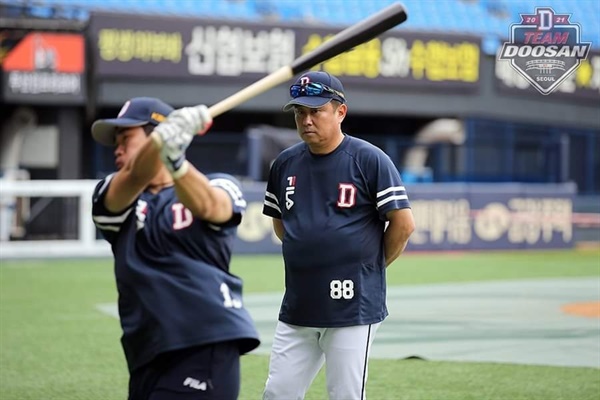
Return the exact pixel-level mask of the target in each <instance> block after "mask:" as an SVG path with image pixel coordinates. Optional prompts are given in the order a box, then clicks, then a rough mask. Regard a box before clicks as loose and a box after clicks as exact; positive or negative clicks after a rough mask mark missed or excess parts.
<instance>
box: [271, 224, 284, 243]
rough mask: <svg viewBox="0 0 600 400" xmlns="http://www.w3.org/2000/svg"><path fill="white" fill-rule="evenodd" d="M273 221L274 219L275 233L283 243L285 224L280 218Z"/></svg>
mask: <svg viewBox="0 0 600 400" xmlns="http://www.w3.org/2000/svg"><path fill="white" fill-rule="evenodd" d="M272 219H273V230H274V231H275V234H276V235H277V237H278V238H279V240H281V241H282V242H283V234H284V233H285V230H284V228H283V222H281V220H280V219H279V218H272Z"/></svg>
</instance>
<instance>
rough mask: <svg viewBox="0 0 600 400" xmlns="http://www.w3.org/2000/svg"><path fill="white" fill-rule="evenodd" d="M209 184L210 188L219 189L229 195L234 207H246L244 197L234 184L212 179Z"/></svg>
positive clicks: (221, 179)
mask: <svg viewBox="0 0 600 400" xmlns="http://www.w3.org/2000/svg"><path fill="white" fill-rule="evenodd" d="M209 183H210V185H211V186H213V187H219V188H221V189H223V190H225V191H226V192H227V193H229V195H230V196H231V198H232V199H233V202H234V203H235V205H236V206H238V207H246V205H247V204H246V200H244V198H243V196H244V195H243V193H242V191H241V190H240V188H239V187H238V186H237V185H236V184H235V183H233V182H231V181H230V180H228V179H223V178H218V179H212V180H211V181H210V182H209Z"/></svg>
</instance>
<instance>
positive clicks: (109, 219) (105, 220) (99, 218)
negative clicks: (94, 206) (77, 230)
mask: <svg viewBox="0 0 600 400" xmlns="http://www.w3.org/2000/svg"><path fill="white" fill-rule="evenodd" d="M131 210H132V208H130V209H128V210H127V211H125V212H124V213H123V214H121V215H114V216H108V215H94V216H93V220H94V222H96V224H122V223H123V222H124V221H125V220H126V219H127V217H128V216H129V213H131Z"/></svg>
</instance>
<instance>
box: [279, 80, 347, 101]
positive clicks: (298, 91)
mask: <svg viewBox="0 0 600 400" xmlns="http://www.w3.org/2000/svg"><path fill="white" fill-rule="evenodd" d="M323 92H327V93H331V94H333V95H336V96H338V97H339V98H340V99H341V100H342V103H343V102H345V101H346V99H345V98H344V94H343V93H342V92H339V91H337V90H335V89H332V88H330V87H329V86H327V85H324V84H322V83H319V82H309V83H307V84H306V85H299V84H295V85H292V86H290V96H292V97H293V98H294V99H295V98H296V97H300V96H321V95H322V94H323ZM332 97H333V96H332Z"/></svg>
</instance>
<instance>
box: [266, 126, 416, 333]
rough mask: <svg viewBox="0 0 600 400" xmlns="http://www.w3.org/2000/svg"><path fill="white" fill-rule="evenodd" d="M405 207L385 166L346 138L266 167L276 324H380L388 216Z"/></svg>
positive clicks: (391, 169) (393, 172) (373, 151)
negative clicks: (326, 150) (275, 252)
mask: <svg viewBox="0 0 600 400" xmlns="http://www.w3.org/2000/svg"><path fill="white" fill-rule="evenodd" d="M408 207H410V205H409V202H408V197H407V195H406V190H405V189H404V186H403V184H402V181H401V179H400V175H399V173H398V171H397V169H396V167H395V166H394V164H393V163H392V161H391V160H390V158H389V157H388V156H387V155H386V154H385V153H384V152H383V151H381V150H380V149H379V148H377V147H375V146H373V145H372V144H370V143H368V142H366V141H364V140H360V139H357V138H353V137H350V136H345V137H344V140H343V142H342V143H341V144H340V146H338V148H337V149H336V150H335V151H334V152H332V153H330V154H327V155H314V154H312V153H311V152H310V151H309V149H308V146H307V145H306V144H305V143H299V144H297V145H295V146H292V147H290V148H289V149H287V150H285V151H283V152H282V153H281V154H280V155H279V156H278V157H277V159H276V160H275V161H274V163H273V165H272V166H271V171H270V175H269V181H268V183H267V191H266V194H265V202H264V207H263V213H264V214H266V215H268V216H271V217H273V218H279V219H281V220H282V223H283V226H284V229H285V235H284V237H283V258H284V261H285V296H284V298H283V302H282V305H281V310H280V313H279V319H280V320H281V321H283V322H286V323H289V324H293V325H300V326H313V327H341V326H352V325H362V324H371V323H376V322H380V321H382V320H383V319H384V318H385V317H386V316H387V314H388V312H387V308H386V305H385V296H386V285H385V279H386V278H385V267H386V266H385V253H384V243H383V234H384V229H385V221H386V220H387V218H386V213H387V212H388V211H391V210H395V209H402V208H408Z"/></svg>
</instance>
